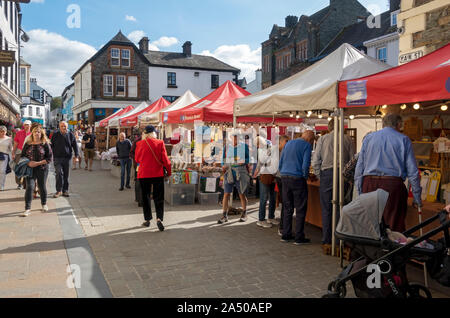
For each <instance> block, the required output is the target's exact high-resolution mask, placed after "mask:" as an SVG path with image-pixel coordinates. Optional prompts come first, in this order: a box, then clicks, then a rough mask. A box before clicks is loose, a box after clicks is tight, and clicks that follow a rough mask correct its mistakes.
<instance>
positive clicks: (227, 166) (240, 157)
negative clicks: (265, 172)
mask: <svg viewBox="0 0 450 318" xmlns="http://www.w3.org/2000/svg"><path fill="white" fill-rule="evenodd" d="M231 138H232V145H229V147H227V146H225V149H224V151H223V164H222V172H223V173H224V176H223V184H224V195H223V203H222V208H223V210H222V217H221V218H220V219H219V220H218V221H217V223H218V224H223V223H226V222H228V205H229V201H230V196H231V195H232V193H233V189H234V188H235V189H236V190H237V191H238V194H239V199H240V200H241V205H242V212H241V216H240V218H239V222H245V221H247V197H246V196H245V191H246V190H247V188H248V186H249V185H250V175H249V173H248V169H249V167H248V165H249V163H250V151H249V147H248V145H247V144H246V143H241V144H239V145H238V136H237V134H232V135H231ZM227 148H229V149H228V150H227Z"/></svg>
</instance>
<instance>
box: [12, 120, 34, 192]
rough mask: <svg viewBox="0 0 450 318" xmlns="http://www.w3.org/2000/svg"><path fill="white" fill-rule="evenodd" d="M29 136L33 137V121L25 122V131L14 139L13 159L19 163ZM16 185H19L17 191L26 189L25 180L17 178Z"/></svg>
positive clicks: (19, 132) (20, 131)
mask: <svg viewBox="0 0 450 318" xmlns="http://www.w3.org/2000/svg"><path fill="white" fill-rule="evenodd" d="M29 135H31V121H30V120H25V121H24V122H23V129H22V130H19V131H18V132H17V134H16V136H15V137H14V147H13V151H12V154H11V157H12V159H13V160H14V161H15V162H16V163H18V162H19V160H20V154H21V153H22V148H23V144H24V142H25V138H27V137H28V136H29ZM16 183H17V189H18V190H20V189H21V188H22V185H23V188H24V189H25V182H24V180H23V178H17V177H16Z"/></svg>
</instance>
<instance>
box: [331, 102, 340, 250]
mask: <svg viewBox="0 0 450 318" xmlns="http://www.w3.org/2000/svg"><path fill="white" fill-rule="evenodd" d="M336 111H337V110H336V109H335V114H334V140H333V141H334V145H333V147H334V149H333V216H332V236H331V255H332V256H334V254H335V247H336V239H335V237H334V224H336V211H337V208H338V206H337V204H338V193H337V190H338V133H339V132H338V127H339V121H338V117H337V116H336V115H337V114H336Z"/></svg>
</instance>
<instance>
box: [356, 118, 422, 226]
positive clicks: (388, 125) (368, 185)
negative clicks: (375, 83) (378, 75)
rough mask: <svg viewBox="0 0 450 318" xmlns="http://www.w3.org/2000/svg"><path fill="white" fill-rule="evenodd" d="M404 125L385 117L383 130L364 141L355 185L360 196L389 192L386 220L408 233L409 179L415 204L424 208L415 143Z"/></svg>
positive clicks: (385, 210) (399, 119) (400, 120)
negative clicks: (407, 133)
mask: <svg viewBox="0 0 450 318" xmlns="http://www.w3.org/2000/svg"><path fill="white" fill-rule="evenodd" d="M402 123H403V122H402V118H401V116H400V115H397V114H388V115H386V116H385V117H384V118H383V129H382V130H380V131H377V132H374V133H372V134H370V135H368V136H367V137H366V138H365V139H364V142H363V145H362V148H361V152H360V154H359V157H358V163H357V165H356V170H355V185H356V187H357V189H358V192H359V193H368V192H373V191H376V190H377V189H383V190H385V191H387V192H389V199H388V202H387V204H386V208H385V209H384V214H383V219H384V223H385V224H386V225H387V226H389V228H390V229H391V230H392V231H397V232H404V231H405V230H406V225H405V218H406V211H407V209H408V191H407V189H406V187H405V184H404V181H405V179H406V178H408V179H409V182H410V183H411V185H412V192H413V194H414V201H415V203H416V204H418V205H419V206H422V199H421V194H422V187H421V186H420V178H419V175H420V174H419V170H418V169H417V163H416V158H415V156H414V152H413V149H412V143H411V140H410V139H409V138H408V137H407V136H406V135H404V134H402V133H400V129H401V127H402Z"/></svg>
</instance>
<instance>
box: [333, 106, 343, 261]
mask: <svg viewBox="0 0 450 318" xmlns="http://www.w3.org/2000/svg"><path fill="white" fill-rule="evenodd" d="M339 119H340V120H339V178H338V179H339V214H338V215H339V216H341V215H342V208H343V207H344V194H345V193H344V178H343V177H342V176H343V175H344V131H345V130H344V129H345V127H344V120H345V117H344V110H343V109H340V110H339ZM336 222H337V217H336V218H334V223H333V232H332V233H333V237H334V232H335V229H336ZM339 251H340V253H339V254H340V258H341V264H342V259H343V255H342V241H339Z"/></svg>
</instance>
